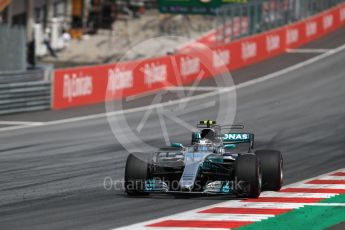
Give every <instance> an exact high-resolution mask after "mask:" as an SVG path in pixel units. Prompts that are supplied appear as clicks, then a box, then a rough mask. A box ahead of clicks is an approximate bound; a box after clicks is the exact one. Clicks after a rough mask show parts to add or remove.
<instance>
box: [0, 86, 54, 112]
mask: <svg viewBox="0 0 345 230" xmlns="http://www.w3.org/2000/svg"><path fill="white" fill-rule="evenodd" d="M50 92H51V83H50V81H33V82H25V83H5V84H0V114H9V113H17V112H29V111H37V110H45V109H50V102H51V96H50V94H51V93H50Z"/></svg>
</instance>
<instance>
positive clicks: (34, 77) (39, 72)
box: [0, 69, 45, 84]
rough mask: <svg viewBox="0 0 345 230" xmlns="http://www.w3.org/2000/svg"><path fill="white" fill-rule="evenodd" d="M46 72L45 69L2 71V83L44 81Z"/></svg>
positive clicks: (0, 77) (0, 73)
mask: <svg viewBox="0 0 345 230" xmlns="http://www.w3.org/2000/svg"><path fill="white" fill-rule="evenodd" d="M44 75H45V72H44V70H43V69H36V70H29V71H8V72H1V71H0V84H3V83H15V82H18V83H20V82H31V81H42V80H43V79H44V77H45V76H44Z"/></svg>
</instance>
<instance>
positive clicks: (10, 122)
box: [0, 121, 43, 125]
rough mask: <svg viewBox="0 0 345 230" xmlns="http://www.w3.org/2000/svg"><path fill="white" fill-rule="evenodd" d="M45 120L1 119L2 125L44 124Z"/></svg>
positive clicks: (0, 123)
mask: <svg viewBox="0 0 345 230" xmlns="http://www.w3.org/2000/svg"><path fill="white" fill-rule="evenodd" d="M42 124H43V122H32V121H0V125H42Z"/></svg>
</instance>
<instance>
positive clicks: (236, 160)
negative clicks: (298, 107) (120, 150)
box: [125, 120, 283, 198]
mask: <svg viewBox="0 0 345 230" xmlns="http://www.w3.org/2000/svg"><path fill="white" fill-rule="evenodd" d="M224 129H225V130H229V131H230V130H234V129H243V126H241V125H240V126H238V125H225V126H220V125H217V124H216V122H215V121H211V120H206V121H201V122H200V124H198V125H197V130H198V131H197V132H194V133H192V141H191V145H189V146H183V145H182V144H179V143H173V144H172V146H171V147H168V148H161V149H159V150H157V151H156V152H152V153H131V154H130V155H129V156H128V158H127V162H126V169H125V190H126V192H127V194H128V195H134V196H136V195H147V194H150V193H172V194H174V193H175V194H176V193H182V194H223V195H230V194H231V195H235V196H239V197H252V198H256V197H258V196H259V195H260V192H261V191H263V190H270V191H278V190H279V189H280V188H281V186H282V181H283V158H282V154H281V153H280V152H279V151H275V150H256V151H254V150H253V149H254V134H252V133H244V132H237V133H231V132H228V133H222V130H224ZM243 145H246V148H245V149H242V150H241V148H240V146H242V147H243Z"/></svg>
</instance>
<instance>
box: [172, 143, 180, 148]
mask: <svg viewBox="0 0 345 230" xmlns="http://www.w3.org/2000/svg"><path fill="white" fill-rule="evenodd" d="M171 147H173V148H183V144H181V143H172V144H171Z"/></svg>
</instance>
